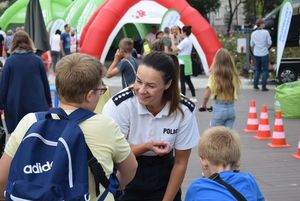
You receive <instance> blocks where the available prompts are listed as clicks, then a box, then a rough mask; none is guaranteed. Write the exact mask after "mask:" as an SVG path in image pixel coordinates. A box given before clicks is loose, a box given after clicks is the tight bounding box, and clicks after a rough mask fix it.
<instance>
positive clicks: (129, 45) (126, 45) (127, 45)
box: [119, 38, 133, 54]
mask: <svg viewBox="0 0 300 201" xmlns="http://www.w3.org/2000/svg"><path fill="white" fill-rule="evenodd" d="M119 48H120V49H121V50H122V51H124V53H130V54H131V52H132V49H133V40H132V39H131V38H123V39H122V40H120V42H119Z"/></svg>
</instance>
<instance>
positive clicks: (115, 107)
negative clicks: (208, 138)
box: [103, 88, 199, 156]
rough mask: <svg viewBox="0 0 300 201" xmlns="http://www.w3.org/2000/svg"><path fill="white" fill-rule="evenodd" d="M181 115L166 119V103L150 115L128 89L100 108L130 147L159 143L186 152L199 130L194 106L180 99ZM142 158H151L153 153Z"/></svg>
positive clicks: (168, 105)
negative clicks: (114, 124)
mask: <svg viewBox="0 0 300 201" xmlns="http://www.w3.org/2000/svg"><path fill="white" fill-rule="evenodd" d="M181 107H182V110H183V113H184V118H182V114H181V113H180V112H179V111H177V112H173V113H172V114H171V115H170V116H168V113H169V108H170V104H169V103H167V104H166V105H165V107H164V108H163V109H162V110H161V111H160V112H159V113H158V114H157V115H156V116H153V114H152V113H150V112H149V111H148V110H147V108H146V107H145V106H143V105H141V104H140V103H139V101H138V98H137V97H136V96H135V95H134V93H133V91H132V90H131V89H128V88H126V89H124V90H122V91H121V92H120V93H118V94H117V95H115V96H114V97H113V98H111V99H110V100H109V101H108V102H107V103H106V105H105V106H104V108H103V114H104V115H108V116H110V117H112V118H113V119H114V120H115V121H116V122H117V124H118V125H119V126H120V128H121V132H122V133H123V134H124V135H125V138H126V139H127V140H128V142H129V144H130V145H137V144H142V143H145V142H148V141H150V140H163V141H166V142H168V143H169V144H170V149H173V148H175V149H177V150H187V149H191V148H193V147H194V146H195V145H196V144H197V143H198V140H199V130H198V125H197V119H196V116H195V104H194V103H192V102H191V101H189V100H188V99H187V98H185V97H181ZM144 155H148V156H151V155H152V156H153V155H155V154H154V153H153V152H147V153H145V154H144Z"/></svg>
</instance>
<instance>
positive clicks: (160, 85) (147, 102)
mask: <svg viewBox="0 0 300 201" xmlns="http://www.w3.org/2000/svg"><path fill="white" fill-rule="evenodd" d="M169 87H170V83H167V84H165V82H164V80H163V77H162V73H161V72H159V71H157V70H155V69H153V68H151V67H149V66H146V65H140V66H139V67H138V71H137V74H136V80H135V83H134V90H135V94H136V95H137V97H138V100H139V102H140V104H142V105H144V106H146V107H147V108H148V109H150V110H151V108H155V109H159V108H161V109H162V108H163V107H164V105H165V103H164V102H163V93H164V91H165V90H166V89H168V88H169ZM150 112H151V111H150Z"/></svg>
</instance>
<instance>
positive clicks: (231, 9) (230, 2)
mask: <svg viewBox="0 0 300 201" xmlns="http://www.w3.org/2000/svg"><path fill="white" fill-rule="evenodd" d="M233 1H234V3H233ZM242 3H245V0H228V6H229V13H228V22H227V34H229V33H230V30H231V24H232V20H233V17H234V15H235V13H236V11H237V9H238V7H239V6H240V5H241V4H242Z"/></svg>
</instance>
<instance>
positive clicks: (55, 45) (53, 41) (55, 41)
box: [50, 29, 61, 72]
mask: <svg viewBox="0 0 300 201" xmlns="http://www.w3.org/2000/svg"><path fill="white" fill-rule="evenodd" d="M60 35H61V31H60V30H59V29H57V30H56V31H55V34H54V35H52V36H51V37H50V46H51V60H52V63H51V66H52V70H53V72H55V66H56V63H57V62H58V60H59V58H60Z"/></svg>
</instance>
